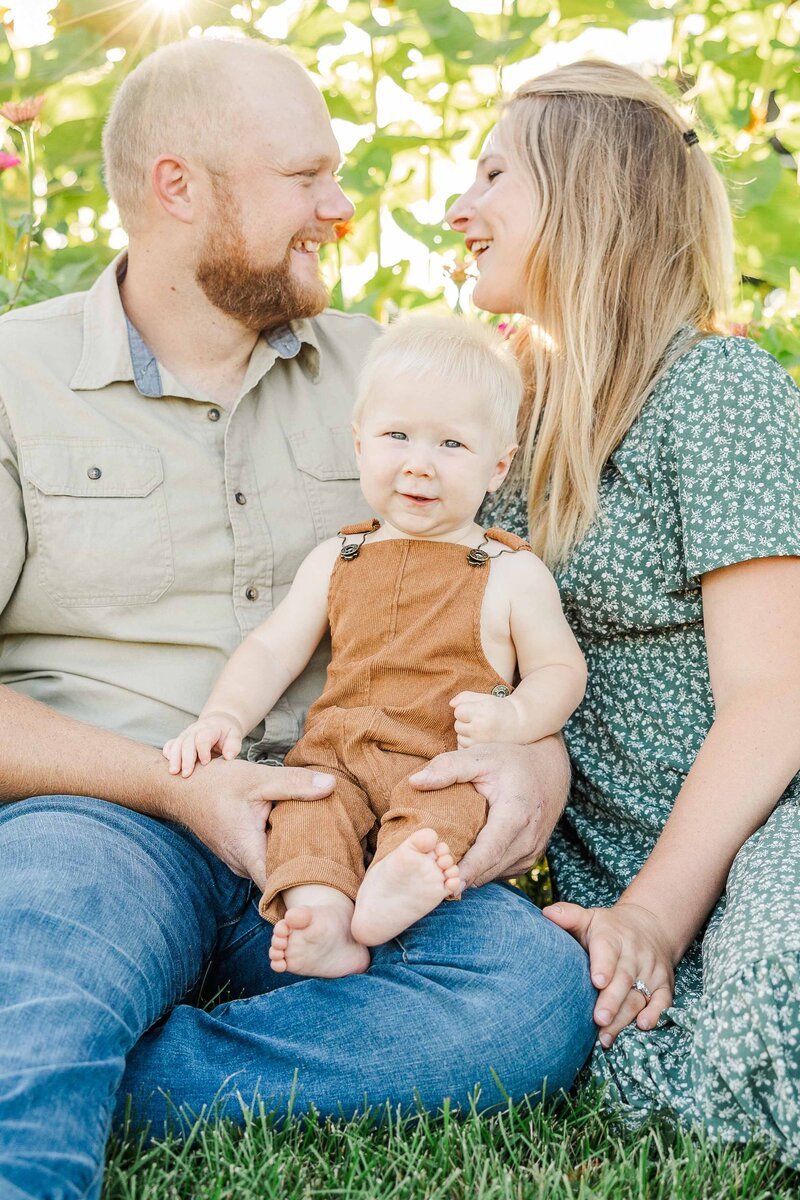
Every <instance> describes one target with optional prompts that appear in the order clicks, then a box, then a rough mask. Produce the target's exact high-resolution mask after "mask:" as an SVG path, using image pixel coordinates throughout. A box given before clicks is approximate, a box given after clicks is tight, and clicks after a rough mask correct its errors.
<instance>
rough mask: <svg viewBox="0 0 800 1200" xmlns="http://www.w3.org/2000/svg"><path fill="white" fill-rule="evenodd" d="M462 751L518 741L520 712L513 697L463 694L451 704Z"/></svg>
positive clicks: (457, 737) (474, 693)
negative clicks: (495, 743)
mask: <svg viewBox="0 0 800 1200" xmlns="http://www.w3.org/2000/svg"><path fill="white" fill-rule="evenodd" d="M450 707H451V708H452V710H453V716H454V718H455V722H454V724H455V731H456V739H457V742H458V747H459V749H460V750H464V749H466V748H468V747H469V746H478V745H481V744H482V743H484V742H510V741H514V740H515V737H514V729H515V727H516V724H517V712H516V708H515V706H514V705H513V704H512V702H511V700H510V698H509V697H505V696H487V695H486V693H485V692H459V693H458V695H457V696H454V697H453V699H452V700H451V701H450Z"/></svg>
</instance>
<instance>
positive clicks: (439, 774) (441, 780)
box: [410, 737, 569, 887]
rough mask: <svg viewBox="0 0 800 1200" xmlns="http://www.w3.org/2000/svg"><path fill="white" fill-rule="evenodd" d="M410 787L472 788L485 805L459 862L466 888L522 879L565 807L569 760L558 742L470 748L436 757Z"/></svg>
mask: <svg viewBox="0 0 800 1200" xmlns="http://www.w3.org/2000/svg"><path fill="white" fill-rule="evenodd" d="M410 782H411V784H412V785H413V786H414V787H416V788H419V789H420V791H436V790H437V789H438V788H443V787H450V786H451V784H454V783H472V784H474V786H475V787H476V788H477V790H478V791H479V792H480V794H481V795H482V796H484V797H485V799H486V801H487V803H488V805H489V816H488V819H487V821H486V825H485V826H484V828H483V829H482V830H481V832H480V833H479V834H478V836H477V838H476V840H475V844H474V845H473V846H472V848H471V849H470V850H468V851H467V853H466V854H465V855H464V857H463V858H462V860H461V862H460V863H459V868H460V871H461V878H462V879H463V881H464V883H465V884H466V886H467V887H480V885H481V884H483V883H489V882H490V881H491V880H493V879H509V878H512V877H513V876H515V875H522V874H523V873H524V872H525V871H527V870H529V869H530V868H531V867H532V866H533V864H534V863H535V862H538V860H539V859H540V858H541V857H542V855H543V853H544V850H545V847H546V845H547V842H548V841H549V838H550V834H551V833H552V832H553V828H554V826H555V823H556V821H557V820H558V818H559V816H560V815H561V811H562V809H563V807H564V804H565V803H566V799H567V791H568V789H569V760H568V758H567V753H566V750H565V749H564V743H563V742H562V741H561V738H560V737H549V738H544V739H543V740H542V741H540V742H534V743H533V744H532V745H530V746H512V745H490V746H473V747H472V748H471V749H470V750H452V751H450V752H449V753H447V754H439V755H437V757H436V758H434V759H432V760H431V762H430V763H429V764H428V766H427V767H425V768H424V769H423V770H422V771H418V772H417V773H416V775H412V776H411V779H410Z"/></svg>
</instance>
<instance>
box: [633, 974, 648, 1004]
mask: <svg viewBox="0 0 800 1200" xmlns="http://www.w3.org/2000/svg"><path fill="white" fill-rule="evenodd" d="M631 991H634V992H639V993H640V994H641V995H642V996H644V1000H645V1004H649V1003H650V997H651V996H652V994H653V993H652V992H651V991H650V988H649V987H648V986H647V984H646V983H645V981H644V980H643V979H637V980H636V983H635V984H634V985H633V987H632V988H631Z"/></svg>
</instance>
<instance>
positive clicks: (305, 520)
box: [0, 41, 591, 1200]
mask: <svg viewBox="0 0 800 1200" xmlns="http://www.w3.org/2000/svg"><path fill="white" fill-rule="evenodd" d="M105 153H106V165H107V174H108V182H109V187H110V190H111V193H112V194H113V195H114V197H115V199H116V201H117V203H118V205H119V208H120V212H121V214H122V217H123V220H124V222H125V224H126V227H127V229H128V231H129V234H130V245H129V250H128V253H127V256H126V257H123V258H121V259H120V260H119V261H118V262H117V263H115V264H113V265H112V267H110V268H109V269H108V270H107V271H106V272H105V273H104V274H103V275H102V276H101V278H100V279H99V280H98V282H97V283H96V284H95V286H94V287H93V288H92V289H91V291H90V292H88V293H87V294H85V295H76V296H67V297H63V298H60V299H58V300H54V301H48V302H47V303H45V304H41V305H37V306H35V307H33V308H30V309H25V310H22V311H19V312H15V313H12V314H10V315H9V316H7V317H5V318H4V319H3V321H2V322H1V323H0V364H2V365H0V524H1V526H2V529H3V537H4V547H3V555H2V560H1V561H0V610H2V611H1V612H0V650H1V651H2V655H1V657H0V671H1V672H2V674H1V675H0V680H2V683H3V684H4V685H5V686H3V687H2V688H0V715H1V716H2V730H3V742H4V752H3V757H2V764H1V765H0V796H1V797H2V798H3V799H4V800H5V801H6V802H7V803H5V804H3V805H0V862H2V874H0V945H2V956H0V1195H2V1197H3V1200H12V1198H15V1200H19V1198H21V1197H33V1196H35V1197H44V1196H47V1197H50V1198H52V1197H62V1196H89V1197H96V1196H99V1194H100V1182H101V1176H102V1156H103V1146H104V1142H105V1138H106V1136H107V1133H108V1129H109V1126H110V1122H111V1119H112V1115H113V1110H114V1105H115V1099H116V1098H117V1097H118V1096H123V1095H125V1094H126V1093H128V1092H130V1093H132V1094H133V1096H134V1100H135V1104H136V1107H135V1113H136V1115H137V1116H138V1117H141V1118H142V1119H148V1118H149V1119H153V1120H154V1121H155V1122H156V1124H157V1127H158V1126H159V1125H160V1124H161V1123H162V1122H163V1117H164V1115H165V1112H166V1108H165V1101H164V1099H163V1097H162V1096H161V1095H160V1094H159V1093H158V1089H168V1090H169V1091H170V1092H171V1095H172V1100H173V1101H174V1103H175V1104H177V1105H185V1106H187V1107H188V1108H190V1109H193V1110H195V1111H197V1110H199V1109H201V1108H202V1107H203V1106H204V1105H208V1104H210V1103H211V1102H212V1101H214V1100H215V1099H217V1100H218V1102H219V1109H220V1111H222V1112H225V1113H229V1114H231V1115H235V1114H236V1113H237V1111H238V1103H237V1100H236V1097H237V1095H238V1096H241V1097H243V1098H244V1099H245V1100H252V1099H254V1098H255V1097H256V1096H259V1097H260V1098H261V1099H263V1101H264V1102H265V1103H267V1104H268V1105H270V1104H274V1105H276V1106H277V1107H278V1108H280V1107H281V1106H282V1105H285V1104H286V1102H287V1100H288V1096H289V1093H290V1091H291V1090H292V1089H293V1087H295V1084H296V1088H295V1091H296V1094H295V1098H294V1106H295V1108H296V1109H297V1108H298V1107H299V1108H300V1109H303V1108H305V1107H308V1106H309V1105H310V1104H314V1105H316V1107H317V1108H318V1109H319V1110H320V1111H322V1112H330V1113H338V1112H340V1111H342V1112H345V1113H346V1112H352V1111H354V1110H355V1109H356V1108H357V1107H358V1106H359V1105H361V1104H363V1102H364V1100H365V1099H366V1100H367V1101H368V1102H372V1103H380V1102H382V1101H383V1100H386V1099H389V1100H391V1101H392V1102H393V1103H395V1104H410V1103H412V1102H413V1099H414V1096H415V1094H416V1095H419V1097H420V1098H421V1100H422V1102H423V1103H425V1104H427V1105H428V1106H430V1107H433V1108H435V1107H437V1106H438V1105H439V1104H440V1103H441V1101H442V1099H443V1098H444V1097H445V1096H451V1097H452V1098H453V1101H454V1102H455V1103H459V1102H461V1103H463V1102H464V1101H465V1100H466V1098H467V1097H468V1095H469V1094H470V1091H471V1090H472V1088H473V1087H474V1085H476V1084H477V1085H480V1087H481V1088H482V1097H481V1102H482V1103H484V1104H491V1103H495V1102H497V1101H499V1100H500V1099H501V1095H502V1093H501V1092H500V1090H499V1089H498V1086H497V1082H496V1080H497V1078H499V1080H500V1081H501V1082H502V1084H503V1087H504V1088H505V1089H506V1090H507V1091H508V1092H509V1093H511V1094H512V1095H521V1094H523V1093H525V1092H529V1091H537V1090H538V1089H539V1088H540V1087H541V1084H542V1080H543V1078H544V1077H545V1076H548V1077H549V1087H550V1088H551V1089H552V1088H553V1087H554V1086H559V1085H560V1084H565V1083H569V1081H570V1080H571V1078H572V1076H573V1074H574V1072H575V1070H576V1069H577V1067H578V1066H579V1065H580V1062H581V1061H582V1059H583V1057H584V1056H585V1054H586V1053H587V1052H588V1049H589V1043H590V1040H591V1020H590V1010H591V993H590V987H589V983H588V974H587V971H586V967H585V963H584V960H583V956H582V952H580V951H579V950H577V948H576V945H575V943H574V942H573V941H572V939H570V938H568V937H567V936H566V935H564V934H563V933H562V932H561V931H559V930H558V929H556V928H555V927H554V926H552V925H551V924H549V923H547V922H545V921H544V920H542V919H539V918H538V916H537V914H536V913H535V910H533V909H532V907H531V906H530V905H528V904H527V902H526V901H524V900H523V899H521V898H520V897H519V896H518V895H515V894H514V893H513V892H511V891H509V890H508V889H505V888H501V887H498V886H488V887H485V888H482V889H481V890H480V891H471V892H470V893H469V894H468V896H467V898H466V899H465V900H464V901H462V903H461V904H459V905H445V906H441V908H440V910H437V912H436V913H434V914H432V915H431V917H429V918H427V919H426V920H425V921H423V922H419V923H418V925H417V926H415V927H414V928H413V929H412V930H409V931H408V933H407V934H404V935H403V939H402V945H401V944H400V942H396V943H392V944H391V945H388V946H385V947H381V948H379V949H378V950H377V951H376V953H375V956H374V960H373V966H372V968H371V969H370V971H369V972H368V973H367V974H366V975H362V976H358V977H350V978H347V979H342V980H336V981H322V980H308V981H305V982H303V983H302V984H297V985H296V986H289V987H286V986H282V987H280V988H278V986H277V984H278V982H281V983H284V982H285V981H286V976H282V977H281V979H280V981H278V980H277V978H276V977H275V976H274V975H271V973H270V970H269V965H268V956H267V947H268V943H269V933H270V930H269V927H268V926H267V925H265V923H264V922H263V921H261V920H260V919H259V917H258V914H257V910H256V902H257V900H258V895H259V891H260V889H261V888H262V887H263V885H264V880H265V871H264V857H265V833H264V830H265V824H266V819H267V816H268V813H269V809H270V805H271V804H272V803H273V802H275V801H279V800H281V799H285V798H286V797H290V796H291V797H296V798H302V799H306V800H308V802H309V803H324V802H325V801H324V797H325V796H326V795H327V794H328V793H329V792H330V790H331V787H332V781H331V780H330V779H329V778H328V777H327V776H322V777H317V776H313V775H311V773H310V772H304V771H302V770H289V769H285V768H282V767H280V766H279V765H261V764H262V763H263V762H264V761H265V760H272V762H273V763H275V762H279V761H280V754H281V751H284V750H285V749H286V748H287V747H289V746H290V745H291V744H292V743H293V742H294V741H295V740H296V739H297V737H298V736H299V732H300V729H301V725H302V720H303V715H304V712H305V709H306V707H307V706H308V704H309V702H310V701H311V700H312V699H313V698H314V697H315V696H316V695H317V694H318V693H319V691H320V690H321V685H322V680H323V675H324V666H325V660H324V653H322V654H320V655H318V656H317V658H316V659H315V660H314V661H313V662H312V664H311V666H310V668H309V670H308V671H307V672H306V673H305V675H304V676H303V677H302V678H301V679H300V680H298V681H297V683H296V684H295V685H294V686H293V687H292V688H291V689H290V690H289V691H288V692H287V694H286V696H285V697H284V698H283V699H282V701H281V702H280V704H279V705H278V706H277V707H276V709H275V711H274V712H273V713H272V714H270V716H269V718H268V720H267V722H266V727H265V728H264V729H262V730H259V731H256V735H255V738H254V740H253V741H252V742H251V745H250V757H251V759H252V760H255V761H246V760H244V759H239V760H237V761H235V762H228V763H226V762H223V761H221V760H216V761H214V762H213V763H211V764H210V765H209V766H207V767H204V768H203V769H201V770H198V771H196V772H195V773H194V775H193V776H192V778H191V779H190V780H183V779H180V778H175V777H172V776H170V775H169V773H168V771H167V768H166V764H165V763H164V760H163V758H162V757H161V754H160V752H159V749H158V747H159V746H160V745H161V744H162V743H163V741H164V739H165V738H167V737H169V736H171V735H172V734H174V733H175V732H177V731H178V730H179V729H180V728H181V727H182V726H183V725H184V724H185V723H186V722H187V720H188V719H192V718H193V717H194V716H195V715H196V714H197V712H198V710H199V707H200V705H201V703H202V701H203V699H204V697H205V696H206V694H207V693H208V690H209V686H210V684H211V682H212V680H213V678H214V677H215V675H216V673H217V671H218V670H219V668H220V667H221V665H222V663H223V662H224V660H225V658H226V657H227V655H228V654H229V653H230V652H231V650H232V649H233V648H234V646H235V645H236V644H237V643H238V642H239V641H240V640H241V638H242V636H243V635H244V634H246V633H247V632H248V631H249V630H250V629H252V628H253V626H254V625H256V624H257V623H258V622H259V621H260V620H262V619H263V617H264V616H265V615H266V614H267V613H268V612H269V611H270V610H271V608H272V607H273V606H274V604H275V603H277V601H278V600H279V599H280V598H281V597H282V596H283V595H284V594H285V592H286V589H287V588H288V585H289V583H290V581H291V579H292V575H293V573H294V570H295V568H296V566H297V564H298V563H299V562H300V560H301V559H302V558H303V556H304V555H305V554H306V553H307V552H308V550H309V549H310V548H311V547H312V546H313V544H314V542H315V541H317V540H319V539H320V538H323V537H327V536H330V535H331V534H332V533H334V532H335V531H336V530H337V529H338V528H339V527H340V526H341V525H342V524H345V523H347V522H352V521H354V520H358V519H359V518H360V517H362V516H363V515H365V507H364V501H363V499H362V498H361V496H360V493H359V489H358V483H357V479H356V468H355V462H354V459H353V456H352V449H351V444H350V434H349V412H350V406H351V403H352V397H353V381H354V377H355V375H356V372H357V370H358V368H359V365H360V362H361V360H362V358H363V355H364V353H365V351H366V349H367V347H368V345H369V344H370V342H371V340H372V338H373V337H374V336H375V335H376V327H375V326H374V324H373V323H372V322H371V321H370V320H369V319H368V318H366V317H361V316H343V315H342V314H339V313H334V312H324V311H323V310H324V306H325V303H326V300H327V297H326V294H325V291H324V289H323V287H322V285H321V283H320V280H319V277H318V263H317V249H318V244H319V243H322V242H326V241H330V240H331V239H332V237H333V226H334V223H335V222H337V221H342V220H346V219H347V218H348V217H349V216H351V214H352V206H351V204H350V202H349V201H348V200H347V199H346V198H345V196H344V195H343V194H342V192H341V190H340V188H339V185H338V182H337V179H336V170H337V167H338V163H339V151H338V147H337V145H336V142H335V139H334V137H333V133H332V130H331V126H330V122H329V120H328V116H327V113H326V111H325V107H324V104H323V102H322V99H321V97H320V95H319V93H318V92H317V90H316V89H315V87H314V86H313V84H312V83H311V81H310V79H309V77H308V76H307V75H306V73H305V72H304V71H303V69H302V68H301V67H300V66H299V65H298V64H297V63H296V62H294V61H293V60H292V59H291V58H290V57H288V56H287V55H285V54H283V53H281V52H279V51H276V50H274V49H270V48H268V47H266V46H264V45H263V44H260V43H255V42H247V41H239V42H223V41H194V42H187V43H181V44H178V45H175V46H170V47H168V48H165V49H163V50H160V51H159V52H157V53H156V54H154V55H153V56H151V57H150V58H149V59H147V60H146V61H145V62H144V63H143V64H142V65H141V66H140V67H138V68H137V70H136V71H134V72H133V73H132V74H131V75H130V76H129V77H128V79H127V81H126V82H125V84H124V85H123V87H122V89H121V90H120V93H119V95H118V97H117V99H116V101H115V103H114V106H113V108H112V112H111V115H110V118H109V122H108V126H107V129H106V136H105ZM564 774H565V773H564V762H563V754H562V752H561V750H560V749H559V747H558V746H557V745H556V744H555V743H553V744H550V745H547V744H545V745H541V746H538V747H531V748H526V749H519V750H516V749H513V748H511V747H484V748H480V749H478V750H476V751H463V752H459V753H457V754H453V755H446V756H443V757H442V759H441V760H439V761H437V762H436V763H434V764H433V765H432V767H431V768H430V776H429V780H428V783H427V786H431V787H440V786H444V785H446V784H448V783H450V782H452V781H453V780H454V779H456V778H458V779H462V780H470V779H472V780H474V781H475V782H476V785H477V786H478V787H479V788H480V789H481V790H482V791H483V792H484V794H485V795H486V796H487V798H488V800H489V801H490V804H491V805H492V808H491V812H490V819H489V822H488V824H487V827H486V829H485V830H484V832H483V834H482V835H481V839H480V841H479V842H478V843H476V846H475V848H474V850H473V851H472V852H471V853H470V855H469V856H468V858H467V859H465V860H464V871H465V875H466V876H467V878H468V880H469V882H471V883H473V884H474V883H479V882H484V881H485V880H487V879H489V878H495V877H499V876H502V875H509V874H512V873H514V872H515V871H519V870H520V869H523V868H524V867H525V866H526V865H528V864H529V863H530V862H531V861H532V860H533V859H534V858H535V857H536V855H538V853H539V852H540V850H541V848H542V845H543V844H544V840H545V838H546V836H547V835H548V834H549V832H550V828H551V826H552V824H553V822H554V820H555V815H556V813H557V811H558V809H559V807H560V803H561V802H562V801H563V796H564V793H565V778H564ZM534 781H538V782H537V783H536V784H534ZM543 806H545V808H546V812H547V815H545V812H544V811H542V809H543ZM202 980H205V982H206V983H207V984H208V986H209V988H211V989H212V992H213V988H214V987H216V986H218V985H220V984H223V983H229V984H230V986H231V990H232V993H233V994H234V995H236V996H246V997H250V999H242V1000H235V1001H233V1002H231V1003H229V1004H226V1005H221V1006H218V1007H217V1008H216V1009H214V1010H213V1011H212V1012H204V1011H202V1010H201V1009H199V1008H197V1007H194V1006H193V1005H192V1004H191V1003H184V1004H182V1005H178V1002H179V1001H180V1000H182V999H183V1000H192V999H196V998H197V995H198V990H199V984H200V982H201V981H202ZM290 982H292V983H294V982H295V981H294V980H290ZM269 989H273V990H272V991H269ZM266 992H269V994H268V995H262V993H266ZM564 1001H566V1002H567V1003H566V1004H564ZM176 1005H178V1007H175V1006H176ZM371 1005H376V1006H381V1009H382V1012H383V1014H384V1021H383V1022H382V1025H383V1026H384V1028H385V1034H384V1035H383V1036H382V1037H380V1038H376V1037H374V1036H370V1039H369V1041H368V1043H364V1042H362V1040H361V1036H360V1035H361V1031H362V1029H363V1027H364V1018H363V1012H364V1009H365V1008H366V1007H367V1006H371ZM167 1013H169V1014H170V1015H169V1016H168V1017H167V1019H166V1020H165V1021H164V1022H163V1023H161V1024H160V1025H159V1026H158V1027H157V1028H155V1029H154V1028H152V1027H153V1026H154V1024H155V1023H156V1022H158V1021H159V1020H160V1018H162V1017H163V1016H164V1015H165V1014H167ZM392 1017H396V1018H397V1019H396V1022H395V1021H393V1020H392V1019H391V1018H392ZM147 1030H150V1032H149V1033H148V1034H147V1037H146V1038H143V1037H142V1035H143V1034H145V1031H147ZM401 1031H402V1032H401ZM409 1033H411V1036H409ZM137 1043H138V1044H137ZM134 1047H136V1049H134ZM126 1059H127V1062H128V1068H127V1073H126V1074H124V1078H123V1073H124V1072H125V1066H126ZM154 1093H156V1094H155V1096H154V1095H153V1094H154Z"/></svg>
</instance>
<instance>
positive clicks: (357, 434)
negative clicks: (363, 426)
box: [350, 421, 361, 462]
mask: <svg viewBox="0 0 800 1200" xmlns="http://www.w3.org/2000/svg"><path fill="white" fill-rule="evenodd" d="M350 428H351V429H352V431H353V446H354V448H355V452H356V462H361V430H360V429H359V428H358V425H356V423H355V421H353V424H352V425H351V426H350Z"/></svg>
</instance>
